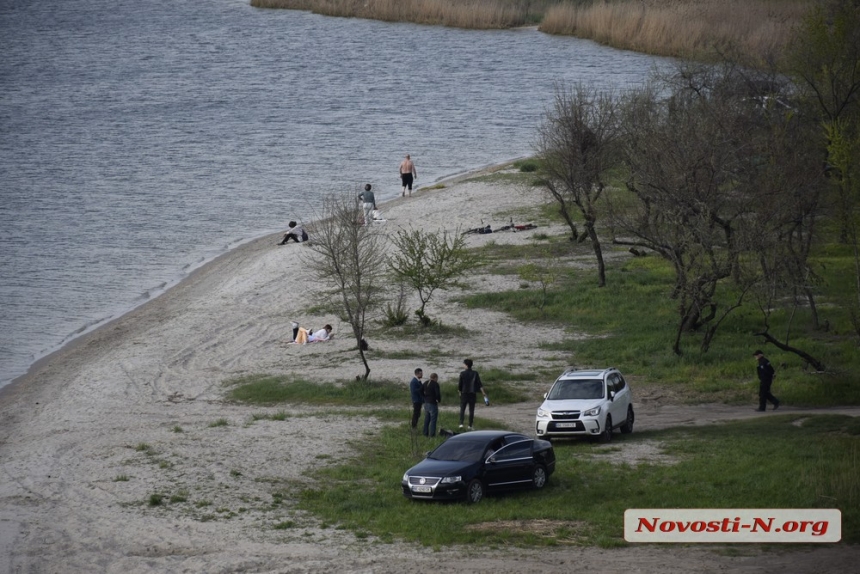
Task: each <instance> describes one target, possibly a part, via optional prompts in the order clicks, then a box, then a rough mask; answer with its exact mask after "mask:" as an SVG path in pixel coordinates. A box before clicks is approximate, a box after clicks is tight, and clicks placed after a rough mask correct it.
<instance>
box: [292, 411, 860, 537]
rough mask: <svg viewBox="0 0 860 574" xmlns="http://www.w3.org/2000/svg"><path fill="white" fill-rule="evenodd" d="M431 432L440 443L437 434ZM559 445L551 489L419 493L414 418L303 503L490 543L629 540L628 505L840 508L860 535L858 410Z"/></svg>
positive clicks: (321, 476)
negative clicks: (635, 455)
mask: <svg viewBox="0 0 860 574" xmlns="http://www.w3.org/2000/svg"><path fill="white" fill-rule="evenodd" d="M478 424H484V425H486V424H487V422H486V421H479V423H478ZM427 442H428V444H427V448H428V449H429V448H430V447H432V446H433V444H434V443H433V442H431V441H430V440H428V441H427ZM621 442H623V443H629V442H632V443H640V444H641V443H647V444H654V445H659V449H660V454H661V455H663V456H664V457H666V459H664V460H668V461H669V462H663V463H651V462H643V463H640V464H636V465H630V464H618V463H617V460H618V458H619V457H618V456H617V455H618V452H619V451H620V450H621V449H622V447H620V446H618V443H621ZM554 444H555V451H556V457H557V470H556V472H555V473H554V474H553V475H552V477H551V478H550V481H549V484H548V487H547V488H545V489H543V490H541V491H538V492H533V491H523V492H516V493H510V494H506V495H500V496H491V497H488V498H486V499H484V500H483V501H482V502H481V503H480V504H478V505H475V506H469V507H464V505H463V504H457V503H453V504H434V503H426V502H412V501H410V500H407V499H406V498H404V497H403V496H402V494H401V492H400V487H399V483H400V478H401V476H402V474H403V472H404V471H405V470H406V469H408V468H409V467H410V466H412V465H414V464H415V463H417V462H418V458H417V457H415V456H414V455H413V454H412V449H411V448H410V440H409V431H408V428H407V425H406V424H403V425H398V426H395V427H389V428H386V429H385V430H383V431H382V433H381V434H380V436H378V437H375V438H374V439H373V440H372V441H363V442H360V443H357V444H356V445H355V448H356V459H355V460H354V461H350V462H347V463H345V464H342V465H338V466H335V467H330V468H325V469H322V470H319V471H318V472H317V473H316V476H315V478H316V479H317V481H318V483H319V485H320V486H319V487H318V488H310V489H306V490H304V491H303V492H302V494H301V503H300V507H301V508H303V509H305V510H308V511H311V512H313V513H315V514H316V515H318V516H319V517H320V518H321V519H322V520H323V522H325V523H329V524H338V525H341V526H342V527H346V528H348V529H350V530H353V531H355V532H357V533H359V535H368V534H371V535H373V536H377V537H379V538H381V539H382V540H383V541H391V540H395V539H403V540H409V541H415V542H419V543H421V544H425V545H428V546H437V547H441V546H446V545H451V544H479V545H481V546H482V547H486V548H495V547H501V546H506V545H509V544H516V545H546V546H555V545H559V544H584V545H599V546H602V547H614V546H621V545H624V544H626V543H625V542H624V539H623V520H622V517H623V515H624V510H625V509H627V508H839V509H840V510H841V511H842V528H843V541H845V542H850V543H857V542H860V481H858V480H857V473H858V471H860V421H859V420H858V419H856V418H852V417H843V416H815V417H809V418H803V419H802V420H801V417H799V416H792V415H784V416H780V417H768V419H766V420H765V419H756V420H751V421H747V422H735V423H729V424H724V425H715V426H710V427H696V428H690V427H685V428H683V429H676V430H665V431H659V432H646V433H639V434H636V433H634V434H633V435H629V436H625V437H623V438H622V439H620V440H619V441H617V442H616V443H615V445H608V446H604V445H597V444H594V443H590V442H583V441H556V442H555V443H554ZM427 525H432V528H428V527H427Z"/></svg>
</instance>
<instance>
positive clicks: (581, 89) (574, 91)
mask: <svg viewBox="0 0 860 574" xmlns="http://www.w3.org/2000/svg"><path fill="white" fill-rule="evenodd" d="M617 108H618V102H617V98H616V97H615V95H614V94H613V93H611V92H598V91H596V90H594V89H592V88H589V87H586V86H584V85H581V84H580V85H576V86H574V87H573V88H571V89H569V90H568V89H563V88H559V89H557V90H556V94H555V104H554V106H553V108H552V109H551V110H550V111H549V112H548V113H547V117H546V119H545V120H544V123H543V125H542V126H541V127H540V128H539V130H538V142H537V151H538V157H539V158H540V159H541V160H542V165H543V172H542V175H543V177H542V178H541V184H542V187H543V188H545V189H546V190H547V191H548V192H549V194H550V196H551V197H552V198H553V200H554V201H555V202H556V203H557V204H558V209H559V213H560V214H561V216H562V218H563V219H564V221H565V222H566V223H567V225H568V227H570V231H571V239H572V240H578V239H579V237H580V235H579V231H578V230H577V227H576V222H575V221H574V216H575V214H577V213H578V214H579V215H580V216H581V217H582V219H583V221H584V223H583V226H584V228H585V229H584V234H583V235H582V239H581V240H585V239H586V238H587V239H588V240H590V242H591V247H592V249H593V250H594V256H595V258H596V260H597V275H598V280H597V281H598V285H599V286H600V287H603V286H605V285H606V266H605V263H604V261H603V250H602V248H601V245H600V239H599V237H598V235H597V229H596V224H597V219H598V211H597V202H598V200H599V199H600V196H601V194H602V193H603V190H604V189H605V187H606V182H605V178H606V174H607V172H608V171H609V170H610V169H612V168H613V167H616V166H617V157H618V156H617V154H616V140H617V136H618V121H617V116H618V114H617Z"/></svg>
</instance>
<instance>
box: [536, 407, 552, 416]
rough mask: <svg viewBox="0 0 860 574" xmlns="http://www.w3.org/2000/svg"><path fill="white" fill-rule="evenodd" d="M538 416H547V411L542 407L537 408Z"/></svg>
mask: <svg viewBox="0 0 860 574" xmlns="http://www.w3.org/2000/svg"><path fill="white" fill-rule="evenodd" d="M537 416H539V417H540V418H544V417H548V416H549V411H545V410H543V409H538V415H537Z"/></svg>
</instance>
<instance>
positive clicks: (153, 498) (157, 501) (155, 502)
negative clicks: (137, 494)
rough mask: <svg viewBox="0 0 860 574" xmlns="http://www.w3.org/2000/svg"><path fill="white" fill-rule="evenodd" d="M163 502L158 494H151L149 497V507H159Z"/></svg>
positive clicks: (162, 497)
mask: <svg viewBox="0 0 860 574" xmlns="http://www.w3.org/2000/svg"><path fill="white" fill-rule="evenodd" d="M163 502H164V495H163V494H159V493H157V492H156V493H153V494H150V495H149V505H150V506H161V504H162V503H163Z"/></svg>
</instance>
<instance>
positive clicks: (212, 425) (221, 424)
mask: <svg viewBox="0 0 860 574" xmlns="http://www.w3.org/2000/svg"><path fill="white" fill-rule="evenodd" d="M226 426H230V421H228V420H227V419H225V418H220V419H217V420H214V421H212V422H211V423H209V428H215V427H226Z"/></svg>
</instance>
